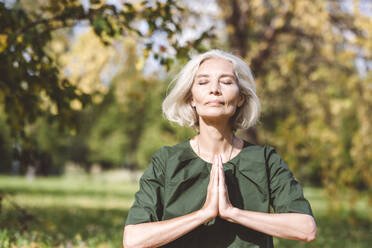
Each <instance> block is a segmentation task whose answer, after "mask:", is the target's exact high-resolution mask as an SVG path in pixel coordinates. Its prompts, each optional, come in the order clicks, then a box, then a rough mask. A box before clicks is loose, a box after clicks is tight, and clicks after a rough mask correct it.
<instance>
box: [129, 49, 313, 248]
mask: <svg viewBox="0 0 372 248" xmlns="http://www.w3.org/2000/svg"><path fill="white" fill-rule="evenodd" d="M163 112H164V114H165V116H166V117H167V118H168V119H169V120H170V121H174V122H177V123H179V124H180V125H188V126H192V127H194V128H196V129H197V130H199V132H198V135H196V136H195V137H193V138H192V139H190V140H189V141H185V142H183V143H180V144H178V145H175V146H172V147H163V148H162V149H160V150H159V151H158V152H156V153H155V154H154V155H153V157H152V162H151V164H150V166H149V168H148V169H147V170H146V171H145V173H144V174H143V176H142V177H141V180H140V190H139V191H138V192H137V193H136V196H135V202H134V204H133V206H132V208H131V209H130V211H129V214H128V217H127V220H126V227H125V229H124V241H123V244H124V247H127V248H130V247H160V246H163V247H177V248H180V247H193V248H194V247H203V248H205V247H273V239H272V236H275V237H280V238H287V239H296V240H302V241H312V240H314V239H315V235H316V225H315V222H314V218H313V216H312V211H311V208H310V205H309V203H308V202H307V200H306V199H305V198H304V196H303V193H302V188H301V186H300V185H299V184H298V183H297V182H296V180H295V179H294V178H293V176H292V173H291V172H290V171H289V169H288V167H287V165H286V164H285V163H284V162H283V161H282V160H281V158H280V157H279V155H278V154H277V153H276V152H275V150H274V149H273V148H271V147H269V146H265V147H260V146H256V145H252V144H249V143H248V142H246V141H244V140H242V139H240V138H238V137H236V136H234V132H235V130H236V129H237V128H248V127H251V126H253V125H254V124H255V123H256V122H257V119H258V117H259V113H260V104H259V100H258V98H257V96H256V92H255V84H254V80H253V77H252V75H251V72H250V69H249V67H248V65H247V64H246V63H245V62H244V61H243V60H241V59H240V58H238V57H236V56H234V55H231V54H228V53H225V52H222V51H219V50H212V51H209V52H207V53H204V54H201V55H199V56H197V57H196V58H194V59H192V60H191V61H189V62H188V63H187V64H186V66H185V67H184V68H183V70H182V71H181V72H180V74H179V76H178V79H177V81H176V84H175V86H174V88H173V89H172V91H171V92H170V94H169V95H168V96H167V97H166V99H165V100H164V102H163ZM270 206H272V207H273V209H274V211H275V213H270Z"/></svg>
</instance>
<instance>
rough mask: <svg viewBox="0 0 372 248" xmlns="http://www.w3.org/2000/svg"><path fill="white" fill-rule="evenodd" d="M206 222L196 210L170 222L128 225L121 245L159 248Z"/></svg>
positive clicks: (127, 247)
mask: <svg viewBox="0 0 372 248" xmlns="http://www.w3.org/2000/svg"><path fill="white" fill-rule="evenodd" d="M207 220H208V217H206V215H205V214H204V213H203V211H201V210H198V211H195V212H193V213H190V214H187V215H184V216H181V217H177V218H174V219H170V220H164V221H158V222H148V223H141V224H136V225H128V226H126V227H125V229H124V241H123V245H124V247H125V248H132V247H159V246H162V245H165V244H167V243H169V242H171V241H173V240H175V239H177V238H179V237H181V236H183V235H185V234H186V233H188V232H190V231H192V230H193V229H195V228H196V227H198V226H199V225H201V224H202V223H204V222H206V221H207Z"/></svg>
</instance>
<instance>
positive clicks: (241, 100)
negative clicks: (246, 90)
mask: <svg viewBox="0 0 372 248" xmlns="http://www.w3.org/2000/svg"><path fill="white" fill-rule="evenodd" d="M244 102H245V95H243V94H239V101H238V107H241V106H242V105H243V104H244Z"/></svg>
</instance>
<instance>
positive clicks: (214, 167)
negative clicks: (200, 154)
mask: <svg viewBox="0 0 372 248" xmlns="http://www.w3.org/2000/svg"><path fill="white" fill-rule="evenodd" d="M216 159H217V158H216V156H213V163H212V167H211V171H210V179H209V183H210V184H213V183H214V181H215V178H216V171H217V170H216V165H215V161H217V160H216Z"/></svg>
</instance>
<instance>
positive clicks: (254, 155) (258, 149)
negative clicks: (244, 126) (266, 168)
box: [240, 139, 276, 162]
mask: <svg viewBox="0 0 372 248" xmlns="http://www.w3.org/2000/svg"><path fill="white" fill-rule="evenodd" d="M242 140H243V142H244V145H243V149H242V151H241V154H240V156H241V158H242V159H247V160H254V161H256V162H265V160H267V159H269V157H270V156H271V155H272V154H273V153H276V152H275V148H274V147H272V146H270V145H267V144H264V145H257V144H253V143H250V142H248V141H246V140H244V139H242Z"/></svg>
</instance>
